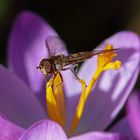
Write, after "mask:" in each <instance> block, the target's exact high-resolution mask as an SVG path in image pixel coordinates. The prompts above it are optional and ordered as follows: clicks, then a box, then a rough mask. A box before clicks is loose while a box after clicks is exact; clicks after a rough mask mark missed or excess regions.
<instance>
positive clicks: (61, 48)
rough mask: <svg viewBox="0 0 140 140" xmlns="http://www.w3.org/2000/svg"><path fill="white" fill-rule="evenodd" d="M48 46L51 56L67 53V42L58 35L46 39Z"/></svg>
mask: <svg viewBox="0 0 140 140" xmlns="http://www.w3.org/2000/svg"><path fill="white" fill-rule="evenodd" d="M46 47H47V49H48V51H49V57H50V56H56V55H61V54H64V55H67V54H68V52H67V49H66V45H65V43H64V42H63V41H62V40H61V39H60V38H59V37H58V36H51V37H48V38H47V39H46Z"/></svg>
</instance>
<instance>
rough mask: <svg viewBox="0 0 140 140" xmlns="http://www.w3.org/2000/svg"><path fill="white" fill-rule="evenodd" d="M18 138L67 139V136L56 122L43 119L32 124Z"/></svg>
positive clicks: (30, 139)
mask: <svg viewBox="0 0 140 140" xmlns="http://www.w3.org/2000/svg"><path fill="white" fill-rule="evenodd" d="M20 140H67V136H66V134H65V132H64V131H63V129H62V128H61V127H60V126H59V125H58V124H57V123H55V122H52V121H49V120H44V121H40V122H37V123H35V124H34V125H32V126H31V127H30V128H29V129H28V130H27V131H26V132H25V133H24V134H23V135H22V136H21V138H20Z"/></svg>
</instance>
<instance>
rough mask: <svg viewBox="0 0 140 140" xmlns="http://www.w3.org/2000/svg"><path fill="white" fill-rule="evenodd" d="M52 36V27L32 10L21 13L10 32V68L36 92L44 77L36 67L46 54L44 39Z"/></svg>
mask: <svg viewBox="0 0 140 140" xmlns="http://www.w3.org/2000/svg"><path fill="white" fill-rule="evenodd" d="M52 36H57V34H56V32H55V31H54V30H53V29H52V27H51V26H50V25H49V24H48V23H47V22H45V21H43V20H42V19H41V17H39V16H38V15H35V14H34V13H32V12H23V13H21V14H20V15H19V16H18V17H17V19H16V21H15V22H14V26H13V28H12V31H11V34H10V39H9V45H8V62H9V65H10V68H11V69H12V70H13V71H14V72H15V73H16V74H17V75H18V76H19V77H20V78H21V79H22V80H23V81H25V82H26V83H27V85H28V86H30V87H31V88H32V89H33V90H34V91H35V92H37V93H41V92H42V86H43V85H42V84H43V82H44V78H43V76H42V74H41V72H40V71H39V70H37V69H36V67H37V66H38V65H39V62H40V61H41V59H42V58H44V57H47V56H48V50H47V48H46V44H45V41H46V39H47V38H49V37H52Z"/></svg>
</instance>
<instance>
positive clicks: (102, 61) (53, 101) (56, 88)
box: [46, 44, 121, 135]
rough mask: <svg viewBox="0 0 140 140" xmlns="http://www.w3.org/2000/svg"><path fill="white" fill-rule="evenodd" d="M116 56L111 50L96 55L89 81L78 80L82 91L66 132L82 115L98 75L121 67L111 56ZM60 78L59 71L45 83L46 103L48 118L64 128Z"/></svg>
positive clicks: (64, 112) (75, 126) (75, 125)
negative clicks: (94, 68) (95, 63)
mask: <svg viewBox="0 0 140 140" xmlns="http://www.w3.org/2000/svg"><path fill="white" fill-rule="evenodd" d="M110 49H113V47H112V45H110V44H109V45H107V46H106V47H105V49H104V50H110ZM115 56H117V54H116V53H115V52H114V51H113V50H112V51H109V52H106V53H103V54H99V55H98V59H97V69H96V71H95V73H94V74H93V76H92V78H91V81H90V82H89V84H88V86H86V84H85V81H84V80H82V79H81V80H79V82H80V83H81V85H82V93H81V95H80V99H79V102H78V105H77V107H76V111H75V114H74V117H73V119H72V122H71V126H70V128H69V130H68V134H69V135H72V134H73V133H74V131H75V130H76V128H77V126H78V124H79V121H80V119H81V117H82V114H83V111H84V106H85V103H86V100H87V98H88V96H89V94H90V92H91V90H92V88H93V86H94V85H95V82H96V81H97V79H98V78H99V77H100V75H101V74H102V72H103V71H105V70H108V69H116V70H117V69H119V68H120V67H121V61H119V60H116V61H112V60H113V58H114V57H115ZM62 82H63V81H62V78H61V74H60V73H56V75H55V76H54V78H51V79H50V80H49V81H48V82H47V84H46V104H47V109H48V115H49V117H50V119H52V120H54V121H56V122H57V123H59V124H60V125H61V126H62V127H63V128H65V124H66V109H65V102H64V92H63V87H62Z"/></svg>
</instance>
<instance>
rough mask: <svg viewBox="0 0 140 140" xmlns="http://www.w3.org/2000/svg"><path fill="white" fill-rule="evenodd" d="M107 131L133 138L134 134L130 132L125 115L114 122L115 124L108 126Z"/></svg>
mask: <svg viewBox="0 0 140 140" xmlns="http://www.w3.org/2000/svg"><path fill="white" fill-rule="evenodd" d="M109 131H110V132H114V133H115V132H117V133H119V134H121V135H125V136H128V137H129V138H131V139H134V134H133V133H132V130H131V128H130V125H129V122H128V119H127V117H125V118H123V119H121V120H120V121H119V122H118V123H117V124H115V126H113V127H112V128H110V130H109Z"/></svg>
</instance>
